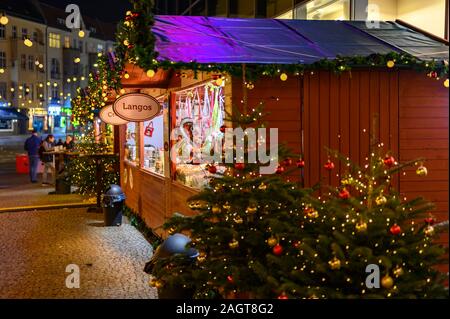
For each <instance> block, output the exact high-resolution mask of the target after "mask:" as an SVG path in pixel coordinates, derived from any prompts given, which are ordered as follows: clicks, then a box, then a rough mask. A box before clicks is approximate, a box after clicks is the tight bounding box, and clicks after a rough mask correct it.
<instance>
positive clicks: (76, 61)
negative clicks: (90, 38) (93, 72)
mask: <svg viewBox="0 0 450 319" xmlns="http://www.w3.org/2000/svg"><path fill="white" fill-rule="evenodd" d="M80 61H81V59H80V58H75V59H73V62H75V63H80Z"/></svg>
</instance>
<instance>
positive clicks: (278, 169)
mask: <svg viewBox="0 0 450 319" xmlns="http://www.w3.org/2000/svg"><path fill="white" fill-rule="evenodd" d="M275 173H277V174H283V173H284V167H283V166H281V165H278V167H277V170H276V171H275Z"/></svg>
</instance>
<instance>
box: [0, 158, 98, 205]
mask: <svg viewBox="0 0 450 319" xmlns="http://www.w3.org/2000/svg"><path fill="white" fill-rule="evenodd" d="M1 156H2V153H1V152H0V158H1ZM40 175H41V174H39V180H41V177H40ZM54 190H55V187H54V186H53V187H43V186H41V184H40V183H38V184H31V183H30V181H29V178H28V175H27V174H18V173H16V167H15V163H0V208H9V207H17V206H20V207H22V206H39V205H57V204H69V203H85V202H89V201H90V200H95V199H89V198H87V197H85V196H81V195H77V194H68V195H48V193H49V192H51V191H54Z"/></svg>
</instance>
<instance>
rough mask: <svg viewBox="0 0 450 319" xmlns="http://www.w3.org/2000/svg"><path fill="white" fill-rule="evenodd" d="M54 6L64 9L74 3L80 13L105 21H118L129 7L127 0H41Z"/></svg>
mask: <svg viewBox="0 0 450 319" xmlns="http://www.w3.org/2000/svg"><path fill="white" fill-rule="evenodd" d="M41 1H42V2H45V3H48V4H51V5H53V6H55V7H59V8H62V9H64V8H65V7H66V6H67V5H68V4H71V3H74V4H77V5H78V6H79V7H80V10H81V14H85V15H88V16H91V17H96V18H98V19H99V20H102V21H105V22H118V21H119V20H121V19H123V17H124V16H125V12H126V11H127V10H129V9H130V8H131V4H130V2H129V1H128V0H41Z"/></svg>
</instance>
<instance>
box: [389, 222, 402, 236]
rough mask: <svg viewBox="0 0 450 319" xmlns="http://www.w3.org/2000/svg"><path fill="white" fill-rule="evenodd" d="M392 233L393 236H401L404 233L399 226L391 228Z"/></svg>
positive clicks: (395, 225)
mask: <svg viewBox="0 0 450 319" xmlns="http://www.w3.org/2000/svg"><path fill="white" fill-rule="evenodd" d="M390 232H391V234H392V235H398V234H400V233H401V232H402V229H401V228H400V226H399V225H397V224H394V225H393V226H392V227H391V229H390Z"/></svg>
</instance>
